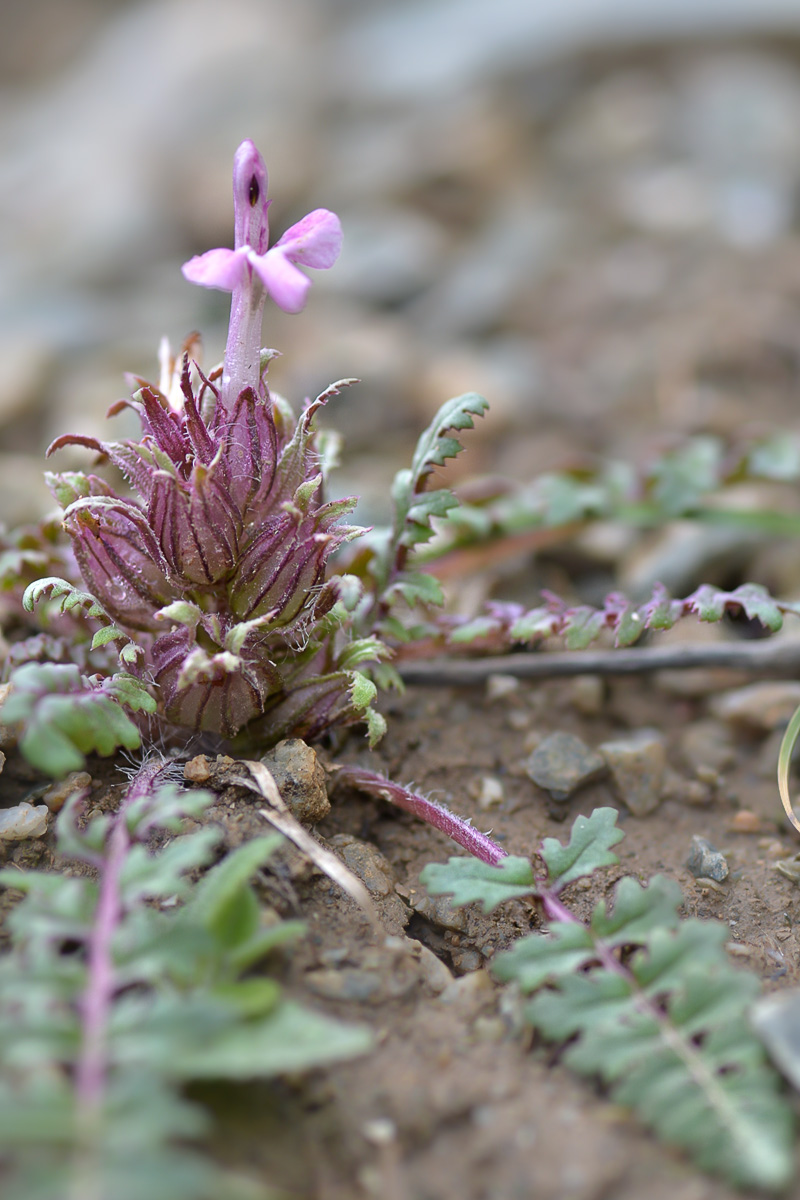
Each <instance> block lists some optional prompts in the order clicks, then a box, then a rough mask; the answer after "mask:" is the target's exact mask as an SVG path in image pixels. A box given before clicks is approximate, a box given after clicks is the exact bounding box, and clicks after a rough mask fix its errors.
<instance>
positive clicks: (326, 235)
mask: <svg viewBox="0 0 800 1200" xmlns="http://www.w3.org/2000/svg"><path fill="white" fill-rule="evenodd" d="M266 184H267V174H266V170H265V168H264V165H263V159H262V158H261V156H260V154H259V153H258V151H257V150H256V148H255V146H254V145H253V143H252V142H249V141H245V142H242V144H241V146H240V147H239V149H238V150H237V152H236V160H235V163H234V173H233V195H234V210H235V217H236V239H235V249H233V250H225V249H219V250H209V251H208V252H207V253H206V254H200V255H198V256H196V257H195V258H192V259H190V260H189V262H187V263H184V266H183V268H182V269H183V274H184V276H185V278H186V279H188V280H189V281H190V283H197V284H200V286H201V287H213V288H220V289H221V290H222V291H224V292H234V291H236V289H237V288H241V287H250V286H252V281H253V275H255V276H256V277H257V278H258V279H259V280H260V282H261V284H262V286H263V287H264V290H265V291H266V292H267V294H268V295H270V296H271V297H272V299H273V300H274V301H275V303H276V304H277V305H278V306H279V307H280V308H282V309H284V311H285V312H291V313H295V312H300V310H301V309H302V308H303V306H304V305H305V302H306V296H307V295H308V289H309V288H310V287H311V280H310V279H309V278H308V276H307V275H304V274H303V272H302V271H301V270H300V269H299V267H300V266H303V267H314V268H316V269H318V270H324V269H326V268H328V267H332V266H333V264H334V263H335V262H336V259H337V258H338V257H339V252H340V251H341V248H342V227H341V224H340V222H339V218H338V217H337V216H336V214H335V213H332V212H329V211H328V209H327V208H317V209H315V210H314V212H311V213H309V214H308V215H307V216H305V217H303V219H302V221H298V222H297V224H296V225H293V226H292V227H291V229H288V230H287V231H286V233H285V234H284V235H283V237H282V238H281V239H280V241H278V242H277V243H276V244H275V245H274V246H273V247H272V249H271V250H267V249H266V246H267V244H268V236H269V234H268V225H267V209H268V207H269V201H268V200H267V197H266Z"/></svg>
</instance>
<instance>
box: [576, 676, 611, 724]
mask: <svg viewBox="0 0 800 1200" xmlns="http://www.w3.org/2000/svg"><path fill="white" fill-rule="evenodd" d="M569 698H570V701H571V703H572V707H573V708H574V709H575V710H576V711H577V712H579V713H581V715H582V716H584V717H596V716H598V715H599V714H600V713H601V712H602V711H603V706H604V704H605V702H606V688H605V684H604V683H603V680H602V679H601V678H600V676H599V675H576V676H575V678H574V679H573V680H572V684H571V686H570V693H569Z"/></svg>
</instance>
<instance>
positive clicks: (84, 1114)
mask: <svg viewBox="0 0 800 1200" xmlns="http://www.w3.org/2000/svg"><path fill="white" fill-rule="evenodd" d="M165 765H166V764H165V763H163V762H149V763H145V764H144V765H143V766H142V767H141V768H140V769H139V771H138V773H137V775H136V776H135V777H134V779H133V781H132V783H131V785H130V787H129V788H128V791H127V793H126V795H125V797H124V799H123V801H122V804H121V805H120V807H119V810H118V812H117V815H116V818H115V820H114V823H113V825H112V827H111V832H110V834H109V836H108V840H107V843H106V854H105V858H104V861H103V863H102V866H101V868H100V890H99V894H98V900H97V909H96V912H95V920H94V925H93V927H92V932H91V935H90V937H89V943H88V963H87V979H86V988H85V991H84V995H83V1001H82V1004H81V1049H80V1055H79V1058H78V1061H77V1064H76V1068H75V1098H76V1102H77V1108H78V1123H79V1127H80V1128H81V1131H82V1133H83V1134H84V1135H86V1134H87V1133H88V1134H90V1133H91V1131H92V1130H93V1129H95V1128H96V1125H97V1122H98V1120H99V1117H100V1112H101V1109H102V1105H103V1099H104V1096H105V1090H106V1082H107V1075H108V1024H109V1017H110V1012H111V1005H112V1002H113V998H114V989H115V980H114V966H113V962H112V957H111V944H112V940H113V937H114V932H115V930H116V928H117V925H118V924H119V920H120V917H121V915H122V901H121V896H120V877H121V873H122V868H123V866H124V864H125V859H126V856H127V854H128V852H129V850H130V846H131V837H130V834H129V832H128V827H127V821H126V815H127V811H128V809H129V808H130V806H131V805H132V804H133V803H134V802H135V801H137V800H140V799H141V798H142V797H144V796H148V795H152V793H153V791H154V790H155V786H156V780H157V778H158V776H159V775H160V774H161V772H162V771H163V770H164V767H165Z"/></svg>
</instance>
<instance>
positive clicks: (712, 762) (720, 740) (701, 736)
mask: <svg viewBox="0 0 800 1200" xmlns="http://www.w3.org/2000/svg"><path fill="white" fill-rule="evenodd" d="M679 746H680V753H681V756H682V757H683V759H684V761H685V762H686V764H687V765H688V766H690V767H691V768H692V770H693V771H695V772H697V771H698V770H699V769H700V768H702V767H706V766H707V767H711V768H712V769H713V770H714V771H724V770H725V768H726V767H729V766H730V765H731V764H732V763H733V762H734V761H735V759H736V750H735V749H734V745H733V741H732V735H731V732H730V730H729V729H728V728H727V727H726V726H725V725H723V724H721V723H720V722H719V721H715V720H712V719H709V718H706V719H701V720H699V721H692V723H691V724H690V725H688V726H687V727H686V729H684V730H683V732H682V733H681V737H680V742H679Z"/></svg>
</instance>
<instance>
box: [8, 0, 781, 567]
mask: <svg viewBox="0 0 800 1200" xmlns="http://www.w3.org/2000/svg"><path fill="white" fill-rule="evenodd" d="M798 39H800V3H798V0H702V3H699V4H698V3H697V0H670V2H669V3H668V4H664V3H663V0H658V2H656V0H493V3H492V4H491V5H490V4H487V3H486V0H382V2H381V0H372V2H371V3H370V2H367V0H292V2H291V3H287V2H286V0H226V3H225V4H220V3H219V2H218V0H25V2H24V3H23V2H22V0H5V2H4V5H3V36H2V39H0V89H1V94H2V101H3V103H2V105H0V214H2V215H1V217H0V355H1V357H2V363H3V370H2V374H1V375H0V438H1V442H2V453H1V454H0V513H1V514H2V516H3V518H4V519H5V521H6V522H7V523H8V524H13V523H16V522H17V521H19V520H22V519H26V518H28V517H30V516H32V515H33V514H35V513H36V512H38V511H41V510H42V509H44V508H45V507H48V505H49V497H48V495H47V493H46V492H45V491H44V489H43V487H42V484H41V469H42V459H41V454H42V451H43V449H44V448H45V447H46V445H47V444H48V442H49V441H50V440H51V439H52V438H53V437H55V436H57V435H58V434H60V433H62V432H65V431H70V432H76V433H77V432H80V433H92V434H96V435H98V434H102V433H104V432H105V433H106V435H107V433H108V432H109V431H107V430H105V428H104V414H105V411H106V409H107V407H108V405H109V404H110V403H111V402H113V401H114V400H115V399H117V398H118V397H119V396H121V395H122V394H123V393H124V384H123V380H122V373H123V372H124V371H126V370H129V371H134V372H136V373H138V374H142V375H144V376H146V377H153V378H157V364H156V351H157V346H158V342H159V339H160V337H161V336H162V335H163V334H166V335H167V336H168V337H169V338H170V340H171V342H172V344H173V346H177V345H179V344H180V342H181V341H182V339H183V338H184V336H185V335H186V334H187V333H188V332H190V331H191V330H193V329H199V330H201V331H202V333H203V337H204V342H205V348H206V364H207V365H209V364H211V363H213V362H215V361H217V360H218V359H219V358H220V357H221V354H222V349H223V347H224V340H225V328H226V322H227V313H228V307H229V299H228V297H227V296H225V295H224V294H222V293H219V292H211V291H206V290H204V289H199V288H195V287H192V286H190V285H189V284H187V283H186V282H185V281H184V280H183V278H182V276H181V273H180V265H181V263H182V262H183V261H184V260H185V259H187V258H188V257H190V256H191V255H192V254H195V253H202V252H203V251H205V250H206V249H209V248H211V247H214V246H220V245H230V244H232V205H231V185H230V173H231V159H232V155H233V152H234V150H235V148H236V146H237V145H238V143H239V142H240V141H241V139H242V138H244V137H250V138H252V139H253V140H254V141H255V142H256V143H257V144H258V146H259V148H260V149H261V150H262V152H263V154H264V156H265V158H266V160H267V165H268V168H269V172H270V178H271V188H270V191H271V195H272V197H273V205H272V208H271V227H272V230H273V237H274V238H277V237H278V236H280V234H281V232H282V231H283V230H284V229H285V228H286V227H287V226H288V225H289V224H291V223H292V222H293V221H295V220H297V219H299V218H300V217H301V216H303V215H304V213H305V212H307V211H308V210H310V209H312V208H315V207H319V206H323V207H328V208H332V209H334V210H335V211H337V212H338V213H339V215H340V216H341V219H342V223H343V226H344V230H345V248H344V251H343V254H342V257H341V259H340V261H339V263H338V264H337V266H336V267H335V268H334V270H332V271H329V272H322V273H314V287H313V289H312V291H311V294H310V301H309V304H308V307H307V309H306V311H305V312H304V313H303V314H302V315H301V316H294V317H289V316H286V315H285V314H283V313H281V312H280V311H278V310H277V309H276V308H274V307H268V311H267V320H266V321H265V327H264V341H265V344H266V345H269V346H274V347H276V348H278V349H279V350H281V351H282V354H283V357H282V358H280V359H278V360H277V361H276V362H275V363H273V365H272V366H271V367H270V378H271V381H272V383H273V385H274V386H275V387H276V388H277V389H278V390H279V391H281V392H283V393H284V394H286V395H287V396H288V397H289V398H290V399H291V400H292V401H293V402H295V403H297V402H299V401H300V400H302V398H303V397H304V396H306V395H314V394H316V392H318V391H320V390H321V389H322V388H323V387H325V386H326V384H327V383H328V382H330V381H331V380H333V379H336V378H339V377H342V376H351V375H357V376H359V377H360V379H361V380H362V383H361V384H360V385H359V386H358V387H357V388H353V389H351V390H350V391H349V392H347V393H346V394H344V395H343V396H341V397H339V398H337V399H336V400H335V401H334V403H333V404H332V405H331V406H330V409H329V411H328V414H327V418H326V419H327V422H328V423H329V424H331V425H333V426H334V427H336V428H339V429H340V430H341V431H342V432H343V433H344V435H345V439H346V449H345V458H344V465H343V469H342V471H341V473H340V481H339V487H338V488H337V490H339V491H340V492H345V493H346V492H350V491H358V492H360V493H362V494H363V495H364V497H365V500H364V506H363V509H362V512H361V515H362V516H363V518H364V519H366V520H380V519H381V518H382V517H383V516H385V513H386V505H387V492H388V486H389V480H390V477H391V474H392V472H393V471H394V470H395V469H397V467H399V466H401V465H404V464H405V463H407V461H408V456H409V454H410V451H411V448H412V447H413V444H414V441H415V439H416V436H417V434H418V432H419V430H420V428H421V427H422V425H424V424H425V423H427V421H428V420H429V419H430V418H431V416H432V414H433V413H434V412H435V411H436V409H437V408H438V406H439V405H440V403H442V402H443V401H444V400H445V399H447V398H448V397H449V396H451V395H453V394H456V393H458V392H461V391H465V390H473V389H474V390H477V391H480V392H482V393H483V394H485V395H486V396H487V398H488V399H489V400H490V403H491V413H490V415H489V417H488V418H487V419H486V420H485V421H484V422H482V423H481V426H480V429H479V430H478V431H477V432H476V433H474V434H472V435H470V436H469V443H468V444H469V452H468V454H467V455H465V456H463V457H462V459H461V460H459V465H458V471H460V472H462V473H467V474H476V473H479V472H484V471H487V472H493V473H495V474H499V475H502V476H505V477H510V478H513V479H517V480H519V481H520V482H525V481H527V480H529V479H531V478H532V477H533V476H534V475H536V474H538V473H539V472H541V471H542V470H546V469H551V468H555V467H560V466H574V465H576V464H580V463H581V462H584V461H585V462H587V463H590V462H592V461H593V460H594V458H595V457H596V456H597V455H603V456H609V457H613V458H619V459H623V458H637V459H639V460H642V461H644V460H646V458H647V456H648V455H652V454H654V453H656V452H657V451H659V450H663V449H664V447H665V446H667V445H669V444H671V440H670V439H672V440H674V439H675V438H676V437H681V436H685V435H686V434H690V433H698V432H704V433H711V434H721V435H723V436H729V435H730V434H732V433H736V434H737V436H738V435H739V434H747V433H752V432H758V431H765V432H766V431H769V430H771V429H776V428H780V427H782V426H787V425H788V426H791V427H792V428H797V426H798V371H799V368H800V241H799V240H798V198H799V196H800V192H799V190H798V188H799V185H800V54H798V50H800V41H798ZM128 419H129V418H128V417H126V416H122V417H118V418H115V421H116V425H115V430H116V431H118V435H120V436H121V435H123V434H124V432H125V429H126V426H125V422H126V420H128ZM129 432H133V426H130V427H129ZM70 453H73V452H69V453H67V452H64V453H62V454H61V455H60V457H59V460H58V465H59V466H60V467H62V468H64V467H67V466H69V465H78V464H81V465H86V458H85V456H80V455H79V454H78V453H77V452H75V457H73V458H70ZM593 536H594V537H595V542H594V544H593V545H592V544H587V547H585V548H584V553H586V554H594V555H595V557H596V559H597V561H598V562H601V561H605V559H607V560H608V568H609V572H611V567H612V566H613V573H614V575H615V577H618V576H620V575H621V577H622V578H623V579H624V578H625V577H626V572H627V578H629V579H630V578H634V577H636V571H637V570H639V571H640V574H641V573H642V571H643V572H644V574H645V575H646V574H647V572H648V571H649V572H650V574H653V573H654V572H656V571H657V570H659V569H660V570H661V576H662V577H663V576H664V574H665V568H664V569H661V564H660V563H659V562H658V561H656V564H655V566H653V565H652V563H651V562H650V560H649V559H648V564H649V565H647V566H646V567H642V560H643V558H646V556H647V555H650V556H651V558H652V554H653V549H652V545H651V544H650V543H647V545H646V546H645V545H643V544H641V543H640V541H639V540H638V539H636V540H635V542H634V543H631V541H630V538H628V540H627V541H626V540H625V539H624V538H623V539H620V537H619V536H617V539H616V542H615V541H614V531H613V530H611V531H609V530H606V531H605V533H603V531H600V532H599V533H597V534H596V535H593ZM604 536H605V538H606V541H605V542H603V537H604ZM677 553H678V559H679V561H683V557H682V556H684V551H683V550H682V549H680V546H679V547H678V552H677ZM703 553H705V551H703ZM709 553H710V551H709ZM764 553H765V554H767V553H768V548H765V549H764ZM604 555H605V559H604V558H603V556H604ZM674 555H675V551H674V549H673V557H674ZM784 557H785V556H784ZM656 558H657V556H656ZM700 558H701V559H702V553H701V554H700ZM757 565H758V564H757ZM761 566H762V576H761V577H762V578H763V575H764V573H766V576H769V574H770V571H772V577H771V578H766V579H765V581H766V582H772V583H774V584H775V585H776V586H777V587H778V588H783V590H786V589H787V588H791V587H792V586H794V584H795V583H797V584H798V586H800V578H798V579H795V578H794V577H793V576H792V575H791V572H790V571H789V568H788V566H786V565H785V564H783V565H781V562H780V556H778V560H777V562H772V564H771V566H770V563H768V562H765V563H762V564H761ZM793 569H794V570H795V572H797V568H793ZM782 570H783V571H784V576H785V577H780V572H781V571H782ZM786 572H789V574H788V576H787V575H786ZM776 573H777V576H778V578H775V576H776ZM556 582H557V580H556ZM670 582H672V583H673V584H674V583H675V580H674V579H671V580H670ZM677 586H681V582H680V581H679V582H678V584H677Z"/></svg>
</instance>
